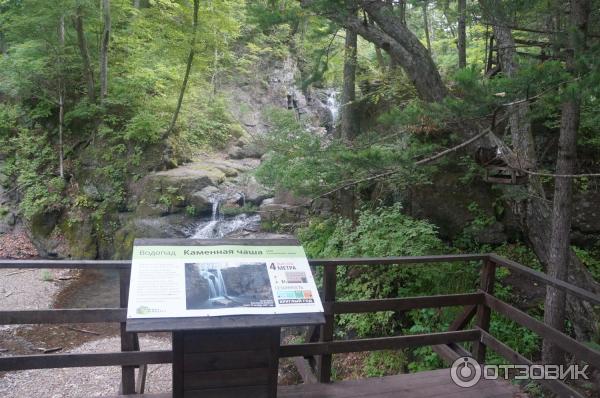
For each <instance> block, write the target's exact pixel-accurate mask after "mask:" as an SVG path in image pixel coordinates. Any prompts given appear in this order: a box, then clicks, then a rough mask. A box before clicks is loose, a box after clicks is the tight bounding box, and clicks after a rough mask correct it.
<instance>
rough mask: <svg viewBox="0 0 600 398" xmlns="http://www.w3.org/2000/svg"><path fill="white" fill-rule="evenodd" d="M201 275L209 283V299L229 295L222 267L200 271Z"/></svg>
mask: <svg viewBox="0 0 600 398" xmlns="http://www.w3.org/2000/svg"><path fill="white" fill-rule="evenodd" d="M199 273H200V276H201V277H202V278H203V279H204V280H205V281H206V282H207V283H208V294H209V297H208V298H209V299H218V298H223V297H226V296H227V288H226V287H225V280H224V279H223V274H222V273H221V269H220V268H218V269H210V270H201V271H199Z"/></svg>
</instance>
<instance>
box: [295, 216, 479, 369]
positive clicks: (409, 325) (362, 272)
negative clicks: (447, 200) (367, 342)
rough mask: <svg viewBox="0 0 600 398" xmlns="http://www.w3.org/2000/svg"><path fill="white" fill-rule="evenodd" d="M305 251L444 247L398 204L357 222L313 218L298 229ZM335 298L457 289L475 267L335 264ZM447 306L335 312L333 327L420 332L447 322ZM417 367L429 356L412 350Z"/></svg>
mask: <svg viewBox="0 0 600 398" xmlns="http://www.w3.org/2000/svg"><path fill="white" fill-rule="evenodd" d="M298 237H299V239H300V240H301V241H302V244H303V246H304V247H305V250H306V251H307V254H308V255H309V257H313V258H318V257H363V256H364V257H379V256H419V255H426V254H436V253H442V252H444V253H448V252H451V249H450V248H449V247H447V246H446V245H445V244H444V243H442V241H441V240H440V239H439V238H438V236H437V231H436V228H435V226H433V225H432V224H429V223H427V222H425V221H419V220H415V219H413V218H411V217H408V216H406V215H405V214H403V212H402V209H401V207H400V206H399V205H394V206H392V207H387V208H379V209H377V210H362V211H360V212H359V214H358V218H357V220H356V223H354V224H353V223H352V222H350V221H349V220H344V219H339V220H332V219H330V220H320V219H313V220H311V222H310V223H309V225H308V227H306V228H304V229H301V230H299V231H298ZM337 276H338V291H337V297H338V299H339V300H361V299H362V300H364V299H374V298H389V297H409V296H419V295H431V294H443V293H451V292H460V291H465V290H466V289H470V288H471V287H472V286H474V281H475V279H476V268H475V267H465V266H464V265H462V264H428V265H427V266H424V267H420V266H413V267H410V266H404V267H394V266H390V267H372V266H369V267H360V266H356V267H338V275H337ZM453 315H455V314H454V313H453V312H451V311H445V312H444V311H442V312H438V311H430V310H423V311H411V312H410V313H408V314H406V318H398V317H397V316H396V315H394V314H393V313H392V312H378V313H371V314H360V315H343V316H340V317H339V321H338V328H339V329H338V333H341V334H345V333H348V332H352V333H356V334H358V335H360V336H379V335H386V334H387V335H389V334H394V333H400V332H404V333H421V332H424V331H426V330H428V331H434V330H438V331H439V330H440V329H442V328H443V327H444V325H447V324H448V323H449V322H450V320H451V318H452V316H453ZM415 352H416V354H417V359H416V360H415V361H414V362H415V364H414V366H416V367H424V368H425V367H427V368H429V367H432V366H433V362H432V361H433V359H432V358H433V356H432V355H431V352H428V351H426V350H421V351H415Z"/></svg>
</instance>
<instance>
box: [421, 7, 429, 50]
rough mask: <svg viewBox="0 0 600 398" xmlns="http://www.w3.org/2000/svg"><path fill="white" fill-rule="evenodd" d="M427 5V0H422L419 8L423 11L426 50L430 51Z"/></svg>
mask: <svg viewBox="0 0 600 398" xmlns="http://www.w3.org/2000/svg"><path fill="white" fill-rule="evenodd" d="M428 6H429V1H428V0H424V1H423V4H422V5H421V7H422V8H421V10H422V12H423V28H424V30H425V42H426V43H427V51H429V52H430V53H431V38H430V37H429V16H428V15H427V8H428Z"/></svg>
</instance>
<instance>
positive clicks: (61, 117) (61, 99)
mask: <svg viewBox="0 0 600 398" xmlns="http://www.w3.org/2000/svg"><path fill="white" fill-rule="evenodd" d="M58 44H59V48H60V49H59V51H60V55H59V58H58V63H59V65H58V70H59V72H58V73H59V76H58V174H59V175H60V177H61V178H65V168H64V153H63V129H64V124H65V84H64V77H63V73H64V68H63V67H64V65H63V62H64V61H63V55H64V51H65V16H64V15H61V16H60V21H59V25H58Z"/></svg>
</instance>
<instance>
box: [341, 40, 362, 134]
mask: <svg viewBox="0 0 600 398" xmlns="http://www.w3.org/2000/svg"><path fill="white" fill-rule="evenodd" d="M357 46H358V35H357V34H356V32H354V31H352V30H350V29H346V41H345V49H344V85H343V88H342V109H341V110H342V115H341V120H340V129H339V135H340V138H341V139H342V140H344V141H346V142H350V141H352V140H353V139H354V137H356V133H357V119H356V112H355V108H356V107H355V104H354V103H355V101H356V65H357V61H358V60H357Z"/></svg>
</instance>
